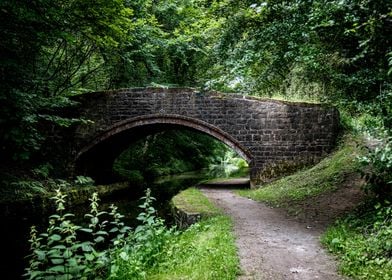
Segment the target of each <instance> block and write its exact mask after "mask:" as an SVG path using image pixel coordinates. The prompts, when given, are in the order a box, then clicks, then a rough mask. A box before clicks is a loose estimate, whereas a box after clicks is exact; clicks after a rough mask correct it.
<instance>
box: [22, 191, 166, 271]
mask: <svg viewBox="0 0 392 280" xmlns="http://www.w3.org/2000/svg"><path fill="white" fill-rule="evenodd" d="M65 198H66V195H65V194H62V193H61V191H60V190H57V192H56V195H55V197H54V198H53V199H54V201H55V203H56V206H57V207H56V214H54V215H51V216H50V218H49V226H48V228H47V229H46V231H45V232H44V233H40V234H39V233H38V232H37V230H36V228H35V227H32V228H31V235H30V240H29V242H30V246H31V255H30V256H29V259H30V261H29V263H30V265H29V267H28V268H27V269H26V274H25V275H24V276H25V277H26V278H27V279H106V278H109V279H124V278H132V277H135V278H139V277H142V276H143V273H144V272H143V271H144V270H145V268H146V267H151V266H153V265H154V264H155V262H156V261H157V260H158V259H159V256H160V253H161V252H162V248H163V245H164V244H165V241H166V239H167V238H168V236H169V235H170V233H171V231H170V230H167V229H166V227H165V226H164V225H163V221H162V220H161V219H159V218H157V216H156V210H155V209H154V208H153V207H152V202H153V200H154V198H152V197H151V194H150V190H147V191H146V196H145V197H143V198H142V199H143V203H142V204H141V205H140V207H141V208H142V209H143V212H141V213H140V214H139V216H138V218H137V219H138V220H139V221H140V222H141V225H139V226H138V227H137V228H136V229H135V230H134V231H131V229H130V228H129V227H127V226H125V225H124V223H123V222H122V221H121V218H122V217H123V216H122V215H121V214H119V213H118V211H117V207H115V206H114V205H112V206H110V209H111V211H110V212H106V211H99V198H98V195H97V193H94V194H93V195H92V197H91V198H90V202H91V203H90V212H89V213H87V214H86V215H85V217H86V218H87V219H88V221H89V222H88V225H87V226H85V227H83V226H80V225H77V224H75V223H73V222H72V221H71V219H72V217H73V216H74V215H73V214H71V213H65ZM124 268H126V269H124Z"/></svg>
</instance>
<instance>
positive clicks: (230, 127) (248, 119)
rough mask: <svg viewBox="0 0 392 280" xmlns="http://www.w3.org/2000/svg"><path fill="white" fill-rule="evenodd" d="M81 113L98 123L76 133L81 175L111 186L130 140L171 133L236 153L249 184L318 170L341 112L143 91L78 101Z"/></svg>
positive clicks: (235, 97) (236, 97)
mask: <svg viewBox="0 0 392 280" xmlns="http://www.w3.org/2000/svg"><path fill="white" fill-rule="evenodd" d="M78 101H79V102H80V106H79V109H78V114H79V115H80V116H82V117H83V118H85V119H88V120H91V121H92V122H93V123H92V124H89V125H80V126H79V127H78V128H77V129H76V135H75V138H74V141H75V143H73V147H76V148H73V152H72V153H71V154H72V157H73V160H72V161H73V164H72V165H73V167H74V169H76V170H75V173H76V174H84V175H87V176H91V177H92V178H94V179H95V180H96V182H98V183H107V182H109V181H110V178H111V176H112V165H113V163H114V160H115V159H116V157H117V156H118V155H119V154H120V153H121V152H122V151H123V150H125V149H126V148H127V147H128V146H129V145H130V144H131V143H132V141H135V140H137V139H140V138H141V137H145V136H147V135H149V134H153V133H156V132H159V131H162V130H167V129H181V128H186V129H192V130H197V131H200V132H202V133H206V134H208V135H211V136H212V137H215V138H217V139H219V140H220V141H222V142H223V143H225V144H227V145H228V146H230V147H231V148H233V149H234V150H235V151H237V152H238V153H239V154H240V155H241V156H242V157H244V159H246V160H247V161H248V163H249V166H250V179H251V185H255V184H258V183H260V182H262V181H265V180H266V179H268V178H269V177H276V176H278V175H279V173H281V172H285V171H287V170H290V169H292V168H295V167H298V166H303V165H304V164H308V163H313V162H315V161H317V160H319V159H320V158H321V157H322V156H324V155H325V154H327V153H328V152H330V151H331V149H332V148H333V146H334V144H335V140H336V137H337V134H338V123H339V115H338V111H337V110H336V109H334V108H331V107H325V106H322V105H316V104H307V103H291V102H283V101H274V100H267V99H258V98H255V97H250V96H244V95H238V94H222V93H218V92H200V91H196V90H194V89H189V88H175V89H161V88H140V89H121V90H115V91H107V92H95V93H90V94H86V95H83V96H81V97H79V100H78Z"/></svg>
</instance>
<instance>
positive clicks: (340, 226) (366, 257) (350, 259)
mask: <svg viewBox="0 0 392 280" xmlns="http://www.w3.org/2000/svg"><path fill="white" fill-rule="evenodd" d="M369 205H374V203H373V202H372V203H369ZM369 205H366V206H364V207H363V208H362V209H359V210H358V211H357V212H356V213H354V214H352V215H350V216H348V217H347V218H345V219H342V220H340V221H339V222H337V223H336V224H335V225H334V226H332V227H331V228H329V229H328V231H327V232H326V233H325V234H324V236H323V238H322V242H323V243H324V245H325V246H327V247H328V249H329V250H330V251H331V252H333V253H334V254H337V255H338V256H339V258H340V261H341V265H340V269H341V271H342V272H343V273H344V274H346V275H349V276H351V277H353V279H391V277H392V259H391V256H392V207H391V204H390V203H388V202H384V203H382V204H380V203H377V204H375V206H374V207H372V206H369Z"/></svg>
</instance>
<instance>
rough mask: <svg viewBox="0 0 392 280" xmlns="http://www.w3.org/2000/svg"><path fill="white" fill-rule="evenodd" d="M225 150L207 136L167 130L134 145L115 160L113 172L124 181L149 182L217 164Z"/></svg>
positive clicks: (226, 151) (226, 150) (225, 148)
mask: <svg viewBox="0 0 392 280" xmlns="http://www.w3.org/2000/svg"><path fill="white" fill-rule="evenodd" d="M228 151H229V148H228V147H227V146H226V145H224V144H223V143H221V142H219V141H218V140H215V139H213V138H211V137H210V136H207V135H204V134H201V133H197V132H192V131H187V130H170V131H165V132H162V133H158V134H155V135H151V136H148V137H147V138H145V139H142V140H139V141H137V142H136V143H134V144H133V145H132V146H131V147H130V148H129V149H128V150H126V151H125V152H124V153H123V154H122V155H120V157H119V158H118V159H117V160H116V162H115V164H114V170H115V171H116V172H117V173H118V174H120V175H122V176H123V177H125V178H128V179H134V180H136V181H139V180H140V176H141V175H142V176H143V177H144V178H146V179H149V180H152V179H154V178H156V177H159V176H164V175H169V174H176V173H183V172H186V171H192V170H200V169H202V168H206V167H208V166H209V165H210V164H218V163H219V162H220V161H221V159H222V158H224V157H225V154H227V153H228Z"/></svg>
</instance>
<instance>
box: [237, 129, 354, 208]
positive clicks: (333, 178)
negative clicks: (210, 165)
mask: <svg viewBox="0 0 392 280" xmlns="http://www.w3.org/2000/svg"><path fill="white" fill-rule="evenodd" d="M355 142H356V141H355V140H354V139H353V138H352V137H345V138H344V140H343V141H342V143H341V145H340V146H339V148H338V149H337V150H336V151H335V152H334V153H332V154H331V155H329V156H328V157H326V158H324V159H323V160H322V161H320V162H319V163H318V164H316V165H315V166H313V167H312V168H309V169H304V170H302V171H299V172H297V173H295V174H293V175H291V176H287V177H284V178H281V179H279V180H276V181H274V182H271V183H269V184H267V185H266V186H262V187H260V188H258V189H251V190H239V191H237V193H238V194H240V195H242V196H245V197H248V198H251V199H253V200H256V201H262V202H266V203H268V204H270V205H272V206H276V207H279V206H285V205H286V206H287V205H289V204H290V203H292V202H295V201H302V200H305V199H306V198H308V197H311V196H316V195H318V194H321V193H324V192H327V191H332V190H335V189H337V188H338V186H339V184H341V183H342V182H343V181H344V180H345V178H346V177H347V175H348V174H350V173H353V172H355V171H356V170H357V169H358V167H359V164H358V163H357V161H356V156H357V155H359V154H360V149H359V148H358V147H357V145H356V143H355Z"/></svg>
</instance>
